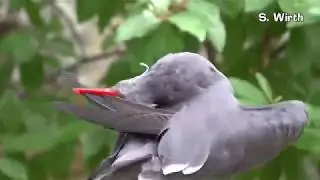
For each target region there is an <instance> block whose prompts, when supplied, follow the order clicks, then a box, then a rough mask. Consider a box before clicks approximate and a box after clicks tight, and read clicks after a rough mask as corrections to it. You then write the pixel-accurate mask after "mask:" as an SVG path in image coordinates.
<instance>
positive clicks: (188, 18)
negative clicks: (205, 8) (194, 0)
mask: <svg viewBox="0 0 320 180" xmlns="http://www.w3.org/2000/svg"><path fill="white" fill-rule="evenodd" d="M169 21H170V22H171V23H173V24H174V25H176V26H177V27H179V28H180V29H181V30H182V31H185V32H188V33H190V34H192V35H194V36H196V37H197V38H198V40H199V41H200V42H203V41H204V40H205V37H206V30H207V26H206V25H205V24H204V23H203V22H202V21H201V20H200V19H199V18H198V17H196V16H195V15H194V13H193V12H192V11H184V12H181V13H178V14H176V15H173V16H171V17H170V19H169Z"/></svg>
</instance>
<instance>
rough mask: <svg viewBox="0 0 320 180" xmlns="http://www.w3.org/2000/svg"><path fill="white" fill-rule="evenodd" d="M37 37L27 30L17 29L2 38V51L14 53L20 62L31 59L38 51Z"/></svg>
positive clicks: (0, 46) (14, 56)
mask: <svg viewBox="0 0 320 180" xmlns="http://www.w3.org/2000/svg"><path fill="white" fill-rule="evenodd" d="M37 48H38V43H37V41H36V39H35V38H34V37H33V36H32V35H31V34H29V33H27V32H22V31H16V32H13V33H11V34H9V35H8V36H6V37H4V38H3V39H2V40H1V44H0V51H1V52H3V53H8V54H12V56H13V58H14V60H15V61H16V62H18V63H21V62H26V61H28V60H30V59H31V58H32V57H33V56H34V54H35V53H36V52H37Z"/></svg>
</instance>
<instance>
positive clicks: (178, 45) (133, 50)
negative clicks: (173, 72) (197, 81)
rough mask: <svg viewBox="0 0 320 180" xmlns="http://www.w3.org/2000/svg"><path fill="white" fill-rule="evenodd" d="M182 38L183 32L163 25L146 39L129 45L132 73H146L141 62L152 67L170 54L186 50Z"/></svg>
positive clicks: (171, 26)
mask: <svg viewBox="0 0 320 180" xmlns="http://www.w3.org/2000/svg"><path fill="white" fill-rule="evenodd" d="M182 38H183V36H182V34H181V32H180V31H179V30H178V29H177V28H175V27H174V25H172V24H169V23H162V24H161V25H160V26H159V28H157V29H156V30H155V31H153V32H152V33H150V34H149V35H148V36H146V37H145V38H142V39H136V40H134V41H131V42H130V43H128V44H127V46H128V49H130V52H128V53H130V54H131V55H130V56H129V57H128V58H130V62H131V71H132V73H133V74H134V75H138V74H141V73H142V72H143V71H144V68H143V67H141V66H140V65H139V63H140V62H143V63H145V64H147V65H152V64H153V63H155V62H156V61H157V60H158V59H159V58H161V57H163V56H164V55H166V54H168V53H176V52H181V51H182V50H183V48H184V42H183V39H182ZM154 47H157V48H154ZM141 49H143V51H141Z"/></svg>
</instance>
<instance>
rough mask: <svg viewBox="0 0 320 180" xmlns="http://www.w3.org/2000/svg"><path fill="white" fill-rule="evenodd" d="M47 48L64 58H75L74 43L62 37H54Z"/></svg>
mask: <svg viewBox="0 0 320 180" xmlns="http://www.w3.org/2000/svg"><path fill="white" fill-rule="evenodd" d="M47 46H48V47H47V48H48V49H51V51H54V52H56V53H57V54H60V55H62V56H75V54H76V53H75V48H74V43H73V42H71V41H70V40H68V39H65V38H62V37H54V38H52V39H50V40H48V42H47Z"/></svg>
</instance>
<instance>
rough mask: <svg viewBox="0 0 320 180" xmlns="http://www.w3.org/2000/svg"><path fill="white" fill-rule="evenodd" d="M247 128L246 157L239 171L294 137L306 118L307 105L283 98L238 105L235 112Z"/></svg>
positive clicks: (264, 159) (266, 157) (258, 162)
mask: <svg viewBox="0 0 320 180" xmlns="http://www.w3.org/2000/svg"><path fill="white" fill-rule="evenodd" d="M238 116H239V117H242V118H241V120H244V123H243V125H245V129H247V131H245V132H243V134H239V137H241V139H246V140H245V141H246V149H245V157H244V158H243V160H242V161H241V162H240V164H241V166H239V169H238V171H240V170H247V169H250V168H252V166H257V165H261V164H263V163H265V162H267V161H269V160H271V159H272V158H274V157H275V156H276V155H277V154H278V153H280V151H281V150H283V149H284V148H285V147H286V146H288V145H289V144H291V143H293V142H294V141H296V140H297V139H298V138H299V136H300V135H301V134H302V132H303V129H304V127H305V125H306V124H307V122H308V112H307V111H306V106H305V105H304V104H303V103H302V102H299V101H285V102H282V103H278V104H273V105H265V106H257V107H253V106H241V110H240V112H239V114H238Z"/></svg>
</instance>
